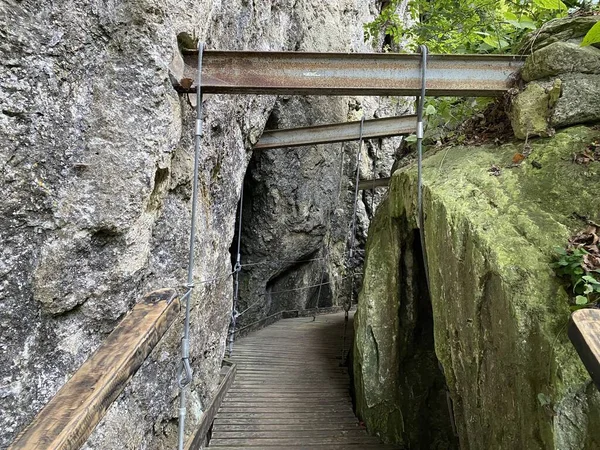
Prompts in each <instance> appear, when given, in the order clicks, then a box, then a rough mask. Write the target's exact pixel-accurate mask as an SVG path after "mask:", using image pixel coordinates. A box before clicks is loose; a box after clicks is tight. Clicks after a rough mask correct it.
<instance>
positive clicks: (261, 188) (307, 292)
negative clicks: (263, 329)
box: [238, 37, 408, 324]
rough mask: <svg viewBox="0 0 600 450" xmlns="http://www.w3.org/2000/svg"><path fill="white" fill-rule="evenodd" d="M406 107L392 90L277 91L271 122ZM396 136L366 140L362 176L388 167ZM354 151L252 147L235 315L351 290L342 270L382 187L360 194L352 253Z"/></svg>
mask: <svg viewBox="0 0 600 450" xmlns="http://www.w3.org/2000/svg"><path fill="white" fill-rule="evenodd" d="M336 42H338V43H341V42H343V40H342V39H341V37H340V39H339V40H336ZM338 50H344V49H343V48H341V49H340V48H338ZM407 109H408V106H407V105H405V103H404V102H397V103H396V104H392V103H391V102H390V101H389V100H388V99H381V100H379V101H375V100H373V99H366V98H362V99H348V98H325V97H322V98H319V97H306V98H302V97H287V98H281V99H280V100H278V102H277V104H276V105H275V109H274V110H273V112H272V114H271V117H270V119H269V124H268V125H269V126H270V127H273V128H291V127H296V126H309V125H314V124H318V123H334V122H345V121H348V120H359V119H360V117H361V116H362V114H365V115H366V116H367V117H369V116H372V115H373V114H376V115H381V116H390V115H400V114H402V113H403V112H405V111H407ZM299 112H301V114H299ZM399 140H400V138H391V139H383V140H381V141H382V142H378V141H377V140H374V141H372V142H371V141H369V142H365V143H364V145H363V149H362V158H361V159H362V164H361V178H364V179H369V178H372V177H373V176H375V177H385V176H387V175H386V174H389V172H390V168H391V166H392V164H393V155H394V148H395V146H396V145H398V143H399ZM357 151H358V143H356V142H351V143H338V144H328V145H319V146H313V147H299V148H290V149H277V150H269V151H264V152H255V154H254V156H253V158H252V160H251V162H250V165H249V168H248V174H247V176H246V182H245V187H244V210H243V220H242V263H243V264H247V266H246V267H244V270H243V272H242V283H241V290H240V305H239V308H238V310H239V311H240V312H242V311H245V312H244V314H243V315H242V316H241V317H240V323H241V324H248V323H250V322H253V321H255V320H258V319H261V318H263V317H266V316H268V315H270V314H273V313H276V312H278V311H282V310H288V309H306V308H314V307H317V306H320V307H325V306H332V305H339V304H342V303H343V301H344V300H345V299H347V298H348V297H349V296H350V294H351V292H350V290H351V289H352V283H351V279H350V278H347V277H349V273H350V271H353V270H358V269H357V268H358V267H359V266H360V262H361V261H362V249H363V248H364V241H365V237H366V231H367V228H368V225H369V217H370V216H371V215H372V214H373V210H374V208H375V207H376V206H377V204H378V202H379V199H380V197H381V196H382V195H383V192H382V191H377V192H376V197H375V198H372V197H371V192H370V191H361V192H360V193H359V198H358V220H357V242H356V247H357V249H358V251H357V252H356V253H355V255H354V257H353V259H352V260H351V261H349V258H348V245H349V244H348V243H349V237H350V224H351V215H352V208H353V200H354V171H355V169H356V161H357V160H356V155H357ZM373 161H375V171H374V174H375V175H373V167H372V163H373ZM358 278H360V277H358ZM307 286H312V287H310V288H307ZM248 308H249V309H248Z"/></svg>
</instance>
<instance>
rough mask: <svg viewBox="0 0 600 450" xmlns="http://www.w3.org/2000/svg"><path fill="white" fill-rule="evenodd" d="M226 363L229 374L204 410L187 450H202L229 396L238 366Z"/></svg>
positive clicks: (226, 361)
mask: <svg viewBox="0 0 600 450" xmlns="http://www.w3.org/2000/svg"><path fill="white" fill-rule="evenodd" d="M224 363H225V364H226V365H228V366H229V370H228V371H227V374H226V375H225V377H224V378H223V380H221V383H220V384H219V387H218V388H217V392H216V394H215V396H214V397H213V398H212V400H211V401H210V403H209V404H208V407H207V408H206V409H205V410H204V414H202V418H201V419H200V423H199V424H198V427H197V428H196V432H195V433H194V437H193V438H192V439H190V440H189V441H188V443H187V445H186V446H185V449H186V450H200V449H201V448H202V446H203V445H204V442H205V440H206V435H207V434H208V431H209V430H210V427H211V426H212V424H213V422H214V420H215V417H216V416H217V412H218V411H219V408H220V407H221V403H222V402H223V399H224V398H225V395H227V392H228V391H229V388H230V387H231V385H232V384H233V382H234V380H235V375H236V370H237V368H236V365H235V364H234V363H233V362H231V361H229V360H225V361H224Z"/></svg>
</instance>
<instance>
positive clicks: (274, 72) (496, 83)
mask: <svg viewBox="0 0 600 450" xmlns="http://www.w3.org/2000/svg"><path fill="white" fill-rule="evenodd" d="M197 58H198V53H197V51H192V50H184V51H183V61H184V66H183V71H179V73H177V74H174V78H176V79H177V80H182V79H185V78H189V79H191V80H196V79H197V73H196V66H197ZM419 58H420V55H417V54H395V53H305V52H232V51H215V50H205V51H204V57H203V69H202V90H203V92H206V93H220V94H300V95H307V94H312V95H417V94H418V93H419V89H420V86H421V79H420V71H419V67H420V60H419ZM522 64H523V62H522V60H521V59H520V57H518V56H501V55H430V57H429V60H428V63H427V93H428V94H429V95H434V96H435V95H455V96H487V97H490V96H498V95H502V93H504V92H506V90H508V89H509V88H510V86H511V79H512V75H513V74H514V73H515V72H516V71H518V70H519V69H520V67H521V66H522ZM174 87H175V89H177V90H178V91H180V92H194V91H195V84H192V86H191V87H190V88H189V89H185V88H184V87H182V86H181V85H180V84H179V83H175V86H174Z"/></svg>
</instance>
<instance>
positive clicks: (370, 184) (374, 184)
mask: <svg viewBox="0 0 600 450" xmlns="http://www.w3.org/2000/svg"><path fill="white" fill-rule="evenodd" d="M389 185H390V178H376V179H374V180H360V181H359V182H358V190H359V191H363V190H367V189H373V188H383V187H388V186H389Z"/></svg>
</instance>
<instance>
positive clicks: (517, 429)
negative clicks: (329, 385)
mask: <svg viewBox="0 0 600 450" xmlns="http://www.w3.org/2000/svg"><path fill="white" fill-rule="evenodd" d="M599 138H600V131H598V130H594V129H591V128H588V127H573V128H569V129H566V130H563V131H561V132H559V133H557V134H556V135H555V136H554V137H552V138H546V139H537V140H533V141H531V142H530V144H531V146H532V151H531V155H530V156H529V159H526V160H525V161H524V162H523V163H522V164H521V165H520V166H518V167H512V168H509V166H511V161H512V158H513V155H514V154H515V153H520V152H521V151H522V150H523V148H522V145H523V144H522V143H509V144H506V145H503V146H499V147H498V146H493V145H488V146H477V147H454V148H450V149H446V150H441V151H438V152H437V153H435V154H432V155H431V156H429V157H427V158H426V159H425V161H424V174H423V178H424V192H423V193H424V212H425V248H426V253H427V258H428V268H429V280H430V293H431V302H432V307H433V322H434V335H435V352H436V355H437V357H438V358H439V360H440V361H441V363H442V365H443V368H444V372H445V376H446V381H447V383H448V387H449V389H450V394H451V397H452V400H453V405H454V415H455V420H456V425H457V429H458V433H459V435H460V445H461V448H463V449H506V448H519V449H521V448H522V449H528V450H529V449H532V450H535V449H560V450H570V449H597V448H600V396H599V395H598V393H597V391H596V389H595V388H594V386H593V385H592V383H591V380H590V377H589V375H588V374H587V372H586V371H585V368H584V367H583V365H582V363H581V361H580V360H579V358H578V356H577V354H576V352H575V350H574V349H573V348H572V346H571V344H570V342H569V340H568V338H567V336H566V331H565V330H566V323H567V320H568V317H569V314H570V310H569V303H568V296H567V293H566V292H565V291H564V289H563V288H562V286H561V283H560V280H558V279H557V278H556V277H555V276H554V273H553V271H552V270H551V269H550V266H549V263H550V262H551V261H552V258H553V255H554V248H555V247H557V246H563V245H564V244H565V243H566V240H567V239H568V237H569V236H570V235H571V234H572V233H573V232H575V231H577V230H578V229H580V228H581V227H583V226H584V225H585V224H584V223H582V222H581V220H579V219H577V215H582V216H586V215H587V216H589V217H590V218H592V219H595V220H598V219H599V216H598V214H599V212H600V196H599V195H598V186H600V162H593V163H591V164H589V165H587V166H584V165H578V164H575V163H573V162H572V155H573V153H578V152H581V151H583V150H584V149H585V148H586V147H587V145H589V144H590V143H591V142H593V141H597V140H598V139H599ZM533 160H535V161H536V164H535V165H532V164H531V162H532V161H533ZM493 166H495V168H499V169H500V174H499V175H498V176H495V174H497V173H498V171H497V170H495V169H494V170H490V169H491V168H492V167H493ZM540 167H541V168H540ZM574 213H576V214H575V215H574ZM377 216H378V218H377V219H376V221H375V222H374V224H375V225H374V226H373V228H372V230H371V231H370V234H369V243H368V246H370V247H371V249H372V250H371V253H372V254H371V255H368V257H367V260H366V262H365V271H364V273H365V277H369V278H368V279H365V288H364V289H369V290H371V292H380V294H381V295H380V298H381V300H380V301H381V302H392V301H393V295H392V294H391V293H390V292H393V291H394V290H395V289H398V287H397V286H396V285H395V284H396V283H398V282H400V283H401V282H402V280H401V279H400V280H398V278H399V275H393V274H390V273H389V272H388V269H386V267H388V268H389V266H390V263H389V261H393V258H395V256H393V255H394V254H395V253H399V254H401V246H402V245H403V244H402V239H395V238H394V237H393V236H394V235H395V234H398V235H399V236H409V235H410V234H411V232H412V231H413V230H414V229H416V228H417V220H416V217H417V175H416V170H415V168H414V167H413V166H411V167H408V168H404V169H401V170H398V171H396V172H395V173H394V175H393V177H392V181H391V186H390V192H389V199H388V201H387V202H386V203H384V204H383V205H382V206H381V207H380V208H379V210H378V212H377ZM379 216H383V217H387V218H388V219H387V220H384V219H382V218H380V217H379ZM377 224H379V225H377ZM381 224H396V225H395V228H390V226H389V225H385V226H381ZM372 242H379V243H380V244H378V245H375V246H373V244H371V243H372ZM375 251H378V252H383V253H382V254H381V255H379V256H374V255H373V253H374V252H375ZM385 255H387V256H385ZM386 261H388V263H386ZM371 265H373V266H372V267H371ZM391 265H392V266H393V264H391ZM364 296H365V293H364V292H363V293H361V296H360V299H359V311H358V313H357V315H358V320H357V327H359V329H360V330H368V329H369V327H370V326H371V327H372V326H373V324H376V323H381V324H384V323H386V318H385V316H383V315H382V316H381V317H380V318H374V317H373V314H374V313H373V311H372V307H373V304H374V301H373V300H372V299H371V300H369V301H367V302H365V303H363V305H362V306H361V302H363V301H364ZM367 306H368V308H371V310H370V311H368V312H369V314H366V312H367V311H366V310H365V313H361V308H365V307H367ZM389 308H390V306H389V305H388V306H386V307H379V308H377V310H379V311H380V312H381V314H388V316H387V317H388V318H389V317H390V316H389V314H391V313H392V312H393V310H390V309H389ZM361 314H363V315H362V317H361ZM387 320H389V319H387ZM398 329H399V331H398V333H397V335H396V339H397V340H402V339H405V337H403V336H404V335H403V331H402V326H401V325H400V326H399V328H398ZM357 331H359V330H358V329H357ZM361 345H362V344H361V341H360V340H358V341H357V344H356V346H357V349H356V351H357V353H358V354H359V355H360V352H361V351H362V350H363V349H361V348H360V346H361ZM396 345H397V347H401V346H402V344H396ZM377 357H378V358H379V360H378V362H377V364H378V366H382V365H389V364H392V365H393V361H392V362H391V363H390V361H387V362H382V359H384V358H393V357H397V356H396V355H392V354H389V353H386V352H385V351H379V352H378V354H377ZM362 361H363V364H364V361H365V359H364V358H363V360H362ZM359 362H360V358H359V361H358V362H356V363H355V364H358V363H359ZM355 373H356V366H355ZM360 389H362V390H358V391H357V394H359V393H362V395H363V401H364V398H367V397H368V393H367V394H366V395H365V389H369V386H368V385H365V384H363V385H362V386H361V387H360ZM360 401H361V400H360V399H359V401H358V404H359V405H360ZM381 404H382V405H384V404H383V403H381ZM384 406H385V405H384ZM392 406H393V408H392ZM392 406H388V408H389V411H388V412H389V415H388V416H387V417H389V418H390V420H391V419H392V418H393V414H395V412H396V411H397V410H398V408H397V405H392ZM378 414H379V417H382V416H385V411H381V410H380V411H378ZM398 420H400V419H398ZM379 424H380V422H377V421H373V422H372V423H371V424H368V425H371V427H373V426H375V427H377V426H378V425H379ZM386 427H387V429H392V427H391V426H389V425H388V424H386ZM374 431H379V432H382V431H381V430H377V429H375V430H374Z"/></svg>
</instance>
